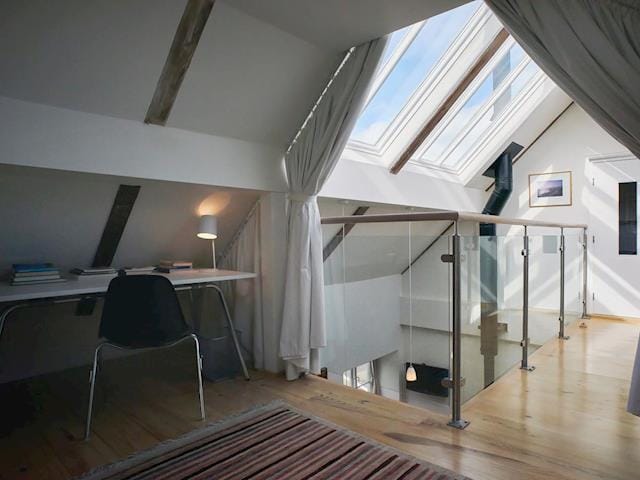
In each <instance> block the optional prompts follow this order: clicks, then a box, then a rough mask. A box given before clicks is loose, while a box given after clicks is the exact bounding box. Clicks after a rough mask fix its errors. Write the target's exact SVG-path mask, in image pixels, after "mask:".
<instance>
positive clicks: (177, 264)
mask: <svg viewBox="0 0 640 480" xmlns="http://www.w3.org/2000/svg"><path fill="white" fill-rule="evenodd" d="M192 268H193V262H184V261H175V260H162V261H161V262H160V265H158V267H157V268H156V270H157V271H158V272H161V273H172V272H181V271H184V270H190V269H192Z"/></svg>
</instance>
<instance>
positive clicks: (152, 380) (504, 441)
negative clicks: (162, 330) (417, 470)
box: [0, 318, 640, 480]
mask: <svg viewBox="0 0 640 480" xmlns="http://www.w3.org/2000/svg"><path fill="white" fill-rule="evenodd" d="M588 323H589V326H588V328H587V329H580V328H578V327H577V326H572V327H570V328H569V329H568V333H569V334H570V335H571V339H570V340H569V341H561V340H553V341H551V342H549V343H548V344H546V345H544V346H543V347H541V348H540V349H539V350H538V351H536V352H535V354H533V355H532V358H531V363H532V364H534V365H535V366H536V367H537V368H536V370H535V371H534V372H531V373H526V372H522V371H520V370H519V369H517V368H514V369H513V370H511V371H510V372H509V373H507V374H506V375H505V376H503V377H502V378H501V379H499V380H498V381H497V382H496V383H495V384H493V385H492V386H491V387H489V388H488V389H486V390H485V391H483V392H481V393H480V394H479V395H477V396H476V397H475V398H474V399H472V400H471V401H470V402H468V403H467V404H466V405H465V406H464V408H463V416H464V418H465V419H467V420H470V421H471V425H470V426H469V427H468V428H467V429H466V430H464V431H458V430H455V429H452V428H450V427H447V426H446V421H447V418H446V417H443V416H440V415H437V414H434V413H431V412H427V411H425V410H423V409H420V408H417V407H412V406H409V405H406V404H402V403H399V402H396V401H393V400H389V399H385V398H382V397H378V396H375V395H371V394H368V393H366V392H362V391H357V390H353V389H350V388H346V387H342V386H340V385H335V384H332V383H329V382H327V381H325V380H322V379H319V378H315V377H309V378H306V379H303V380H301V381H297V382H286V381H285V380H284V379H283V378H281V377H279V376H275V375H270V374H266V373H262V372H254V373H253V376H254V378H253V380H252V381H250V382H247V381H244V380H242V379H236V380H231V381H225V382H219V383H210V382H206V384H205V397H206V408H207V416H208V418H207V421H215V420H218V419H222V418H224V417H226V416H228V415H230V414H233V413H237V412H241V411H243V410H247V409H250V408H252V407H254V406H256V405H259V404H264V403H267V402H269V401H271V400H275V399H282V400H284V401H286V402H288V403H289V404H291V405H293V406H294V407H297V408H299V409H301V410H305V411H308V412H310V413H312V414H314V415H317V416H319V417H322V418H325V419H327V420H329V421H332V422H334V423H336V424H338V425H340V426H342V427H344V428H347V429H350V430H352V431H355V432H358V433H360V434H362V435H365V436H368V437H370V438H372V439H374V440H377V441H379V442H382V443H385V444H388V445H391V446H393V447H396V448H399V449H401V450H404V451H406V452H408V453H410V454H412V455H415V456H416V457H419V458H422V459H425V460H428V461H430V462H433V463H436V464H438V465H441V466H444V467H447V468H450V469H453V470H455V471H458V472H460V473H463V474H465V475H468V476H470V477H472V478H475V479H478V480H480V479H487V480H488V479H492V480H493V479H497V480H500V479H505V480H512V479H559V480H569V479H590V480H594V479H636V480H637V479H639V478H640V418H637V417H634V416H632V415H629V414H628V413H626V411H625V405H626V400H627V389H628V386H629V377H630V375H631V368H632V363H633V357H634V353H635V347H636V344H637V341H638V333H639V332H640V324H639V323H638V322H634V321H623V320H607V319H601V318H597V319H592V320H590V321H589V322H588ZM190 353H191V352H190V351H189V350H188V349H180V348H178V349H176V350H174V351H163V352H152V353H145V354H141V355H136V356H133V357H128V358H123V359H118V360H112V361H107V362H105V366H104V369H103V371H102V372H101V374H100V376H99V380H98V389H97V395H96V414H95V418H94V433H93V436H92V438H91V440H90V441H89V442H84V441H82V440H81V439H82V434H83V422H84V412H85V404H86V397H87V387H88V381H87V380H88V379H87V368H82V369H73V370H68V371H65V372H60V373H56V374H51V375H46V376H43V377H38V378H35V379H30V380H28V381H23V382H17V383H13V384H10V385H4V386H1V387H0V395H1V397H0V398H2V407H3V408H2V409H1V411H0V479H2V480H5V479H40V478H42V479H45V478H46V479H51V480H57V479H65V478H69V477H71V476H74V475H79V474H81V473H83V472H85V471H87V470H89V469H91V468H94V467H96V466H99V465H102V464H105V463H109V462H112V461H115V460H117V459H120V458H124V457H126V456H128V455H130V454H132V453H134V452H136V451H139V450H141V449H145V448H150V447H152V446H153V445H155V444H157V443H158V442H161V441H164V440H167V439H170V438H175V437H177V436H179V435H181V434H184V433H186V432H188V431H190V430H192V429H194V428H198V427H200V426H202V425H203V424H202V423H201V422H200V421H199V420H198V407H197V399H196V390H195V388H196V387H195V378H194V373H195V365H194V362H193V358H192V357H191V356H190Z"/></svg>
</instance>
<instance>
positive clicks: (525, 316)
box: [520, 225, 536, 372]
mask: <svg viewBox="0 0 640 480" xmlns="http://www.w3.org/2000/svg"><path fill="white" fill-rule="evenodd" d="M520 346H521V347H522V361H521V362H520V368H521V369H522V370H526V371H528V372H531V371H533V370H535V368H536V367H534V366H532V365H529V233H528V231H527V226H526V225H525V226H524V236H523V237H522V341H521V342H520Z"/></svg>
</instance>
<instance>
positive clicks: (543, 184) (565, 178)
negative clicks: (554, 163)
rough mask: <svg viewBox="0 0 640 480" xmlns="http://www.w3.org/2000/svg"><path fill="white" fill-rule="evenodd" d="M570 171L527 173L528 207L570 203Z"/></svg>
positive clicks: (558, 205)
mask: <svg viewBox="0 0 640 480" xmlns="http://www.w3.org/2000/svg"><path fill="white" fill-rule="evenodd" d="M572 190H573V185H572V182H571V172H553V173H532V174H530V175H529V207H531V208H533V207H560V206H569V205H571V197H572V193H573V192H572Z"/></svg>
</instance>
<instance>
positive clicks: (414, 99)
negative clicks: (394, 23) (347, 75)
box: [347, 3, 494, 157]
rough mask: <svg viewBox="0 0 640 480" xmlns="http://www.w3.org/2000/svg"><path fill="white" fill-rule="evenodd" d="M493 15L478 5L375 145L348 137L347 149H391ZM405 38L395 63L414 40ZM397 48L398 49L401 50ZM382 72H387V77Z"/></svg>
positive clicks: (369, 151) (365, 151)
mask: <svg viewBox="0 0 640 480" xmlns="http://www.w3.org/2000/svg"><path fill="white" fill-rule="evenodd" d="M493 18H494V15H493V13H492V12H491V10H490V9H489V8H488V7H487V6H486V5H485V4H484V3H481V4H480V5H478V8H477V10H476V11H475V12H474V13H473V14H472V15H471V18H470V19H469V20H468V22H467V23H466V24H465V26H464V27H463V28H462V30H461V31H460V32H459V33H458V35H457V36H456V37H455V39H454V40H453V42H451V45H450V46H449V47H448V48H447V49H446V50H445V52H444V53H443V54H442V56H441V57H440V58H439V59H438V61H437V62H436V63H435V64H434V65H433V66H432V68H431V70H430V71H429V73H428V74H427V76H426V77H425V78H424V79H423V80H422V82H421V83H420V84H419V86H418V87H417V88H416V90H415V92H413V94H412V95H411V96H410V97H409V99H408V100H407V102H406V103H405V105H404V106H403V107H402V109H401V110H400V112H399V113H398V114H397V115H396V117H395V118H394V119H393V120H392V121H391V122H389V125H388V126H387V127H386V128H385V130H384V131H383V133H382V134H381V135H380V137H379V138H378V141H377V142H375V143H374V144H369V143H366V142H362V141H360V140H356V139H349V142H348V144H347V148H348V149H351V150H353V151H356V152H359V153H363V154H365V155H373V156H375V157H382V156H383V155H384V154H385V153H386V152H387V151H388V150H389V149H390V147H391V145H392V144H393V143H394V142H395V141H397V139H398V138H399V137H400V136H402V134H403V133H406V132H404V129H405V127H406V126H407V124H408V123H409V121H410V120H411V119H412V118H413V116H414V115H415V114H416V113H417V112H418V111H419V110H420V109H421V107H422V106H423V104H424V103H425V101H426V100H427V99H429V97H430V96H431V95H432V94H433V91H434V90H435V88H436V87H437V86H438V83H439V82H440V81H442V79H443V78H444V77H445V76H446V75H447V74H448V73H449V72H450V71H451V69H452V68H453V67H454V66H455V65H456V64H457V62H458V61H459V60H460V59H461V57H463V56H464V55H465V53H466V52H467V48H468V47H469V46H470V44H471V43H472V42H474V41H475V40H476V37H477V36H478V34H479V33H480V32H481V31H482V29H483V28H485V26H486V25H487V23H488V22H489V21H490V20H492V19H493ZM424 23H425V22H420V23H419V24H416V26H418V25H419V27H418V28H417V30H416V31H415V36H417V35H418V33H419V32H420V29H421V28H422V26H424ZM415 36H414V37H413V38H412V41H413V39H415ZM407 37H408V35H407ZM404 40H406V38H405V39H403V42H401V44H402V45H403V50H402V51H397V52H394V55H392V57H396V60H395V63H394V65H393V66H395V64H397V62H398V61H399V60H400V59H401V58H402V55H404V53H405V52H406V50H407V49H408V48H409V47H410V46H411V42H406V43H405V42H404ZM398 47H400V45H398ZM398 47H397V50H399V48H398ZM392 57H390V58H389V60H387V62H386V63H385V65H384V66H383V67H382V68H381V70H380V73H379V74H378V75H380V77H379V79H378V77H376V80H375V83H374V85H373V87H372V89H371V90H372V93H371V94H370V95H369V96H368V98H367V102H366V104H365V106H364V107H363V111H364V109H365V108H366V107H367V106H368V104H369V102H370V101H371V99H372V98H373V97H374V95H375V93H377V91H378V90H379V89H380V87H381V86H382V85H383V84H384V82H385V81H386V79H387V77H388V76H389V74H390V73H391V72H392V71H393V66H391V68H385V67H387V66H388V65H389V64H390V61H391V58H392ZM382 75H384V77H383V76H382ZM374 89H375V90H374Z"/></svg>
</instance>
